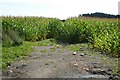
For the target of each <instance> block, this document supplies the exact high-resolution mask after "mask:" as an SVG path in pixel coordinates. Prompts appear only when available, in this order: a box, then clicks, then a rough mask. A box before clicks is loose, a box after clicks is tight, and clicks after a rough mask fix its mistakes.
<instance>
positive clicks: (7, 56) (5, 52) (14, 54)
mask: <svg viewBox="0 0 120 80" xmlns="http://www.w3.org/2000/svg"><path fill="white" fill-rule="evenodd" d="M31 45H33V44H32V43H31V42H24V43H23V45H21V46H15V47H3V48H2V68H3V69H5V68H7V67H8V66H10V64H11V63H12V62H13V61H15V60H18V59H21V58H24V57H25V56H27V55H28V53H29V52H31V51H32V47H31Z"/></svg>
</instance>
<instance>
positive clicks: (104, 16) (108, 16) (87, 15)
mask: <svg viewBox="0 0 120 80" xmlns="http://www.w3.org/2000/svg"><path fill="white" fill-rule="evenodd" d="M81 16H84V17H98V18H120V15H112V14H105V13H100V12H96V13H91V14H90V13H87V14H82V15H79V17H81Z"/></svg>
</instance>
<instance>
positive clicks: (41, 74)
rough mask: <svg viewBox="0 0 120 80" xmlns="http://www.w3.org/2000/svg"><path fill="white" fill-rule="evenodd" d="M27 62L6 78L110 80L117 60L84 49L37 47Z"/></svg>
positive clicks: (17, 63)
mask: <svg viewBox="0 0 120 80" xmlns="http://www.w3.org/2000/svg"><path fill="white" fill-rule="evenodd" d="M33 48H34V50H35V51H34V52H32V53H31V54H30V55H29V56H28V57H27V58H24V59H22V60H18V61H15V62H14V63H12V64H11V66H10V67H9V68H8V69H7V70H6V71H3V78H109V77H110V76H112V75H113V73H112V71H113V68H114V66H113V64H114V63H115V60H114V58H110V57H108V56H105V55H103V54H100V53H99V52H96V51H93V50H90V49H88V48H87V47H83V48H81V51H78V52H74V51H72V50H69V49H68V48H66V46H65V45H49V46H33Z"/></svg>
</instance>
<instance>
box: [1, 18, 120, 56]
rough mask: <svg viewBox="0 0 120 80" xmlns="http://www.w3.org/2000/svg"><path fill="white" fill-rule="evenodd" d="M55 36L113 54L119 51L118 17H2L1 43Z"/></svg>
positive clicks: (10, 44)
mask: <svg viewBox="0 0 120 80" xmlns="http://www.w3.org/2000/svg"><path fill="white" fill-rule="evenodd" d="M49 38H54V39H56V40H58V41H61V42H67V43H71V44H74V43H89V44H92V46H93V48H95V49H97V50H100V51H101V52H103V53H107V54H110V55H112V56H118V54H119V53H120V27H119V23H118V20H116V19H93V18H77V17H75V18H68V19H66V20H65V22H62V21H61V20H59V19H56V18H44V17H11V16H8V17H2V46H3V47H10V46H15V45H22V42H23V41H32V42H34V41H40V40H45V39H49Z"/></svg>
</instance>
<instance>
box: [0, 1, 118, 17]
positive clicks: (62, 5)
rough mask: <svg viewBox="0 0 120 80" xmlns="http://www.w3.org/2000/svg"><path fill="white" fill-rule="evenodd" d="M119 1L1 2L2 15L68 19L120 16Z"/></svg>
mask: <svg viewBox="0 0 120 80" xmlns="http://www.w3.org/2000/svg"><path fill="white" fill-rule="evenodd" d="M118 2H119V0H0V4H1V5H0V7H1V11H0V12H1V15H12V16H45V17H57V18H60V19H66V18H67V17H71V16H78V15H79V14H83V13H94V12H104V13H108V14H118Z"/></svg>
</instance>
